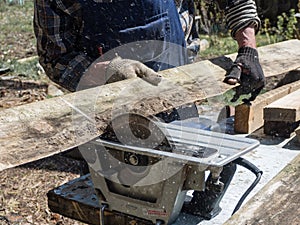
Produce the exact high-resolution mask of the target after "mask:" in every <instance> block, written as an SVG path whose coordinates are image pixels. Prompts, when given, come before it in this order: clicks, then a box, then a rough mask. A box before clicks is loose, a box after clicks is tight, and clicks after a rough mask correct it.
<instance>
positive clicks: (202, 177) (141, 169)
mask: <svg viewBox="0 0 300 225" xmlns="http://www.w3.org/2000/svg"><path fill="white" fill-rule="evenodd" d="M223 135H224V134H220V136H219V134H214V135H213V133H211V132H208V133H207V131H200V135H199V130H198V129H189V128H185V127H181V126H178V125H171V124H165V123H162V122H160V121H158V120H156V119H153V118H148V117H144V116H141V115H139V114H126V115H121V116H118V117H116V118H115V119H114V120H112V123H111V126H110V128H109V129H108V132H106V133H105V134H104V135H103V136H102V137H100V138H97V139H95V140H93V141H91V142H89V143H87V144H85V145H84V146H83V147H82V148H83V149H84V151H81V152H82V154H83V156H86V157H85V158H86V159H87V162H88V164H89V169H90V174H91V178H92V181H93V184H94V188H95V190H96V193H97V196H98V198H99V202H100V205H102V206H105V207H106V210H109V211H112V212H113V211H118V212H121V213H124V214H128V215H130V216H134V217H138V218H142V219H144V220H147V221H151V222H152V223H153V224H171V223H172V222H174V221H175V220H176V219H177V217H178V215H179V213H180V212H181V210H182V207H183V205H184V204H185V201H186V200H187V197H188V195H187V193H188V191H190V190H193V191H199V192H203V193H204V192H205V189H207V188H210V189H211V190H216V192H220V191H222V188H223V184H222V182H220V181H219V179H220V174H221V172H222V168H223V166H224V165H226V164H228V163H230V162H231V161H232V160H234V159H235V158H236V157H238V156H239V155H240V154H244V153H245V152H247V151H249V150H251V149H252V148H254V147H255V146H257V143H254V142H251V143H248V142H247V144H246V145H245V147H244V148H243V150H244V151H243V152H242V153H241V151H240V150H241V149H239V153H237V152H235V151H234V152H232V150H231V152H230V154H229V155H228V154H227V153H223V152H222V151H220V150H224V148H225V147H222V146H221V144H218V143H216V142H217V141H216V140H219V141H220V138H221V137H222V136H223ZM205 138H206V140H204V139H205ZM229 141H230V140H229ZM235 141H237V140H235ZM210 142H211V143H214V144H210ZM225 145H226V143H225ZM91 153H92V154H91ZM226 154H227V155H226ZM208 173H209V174H210V175H209V177H210V179H207V174H208Z"/></svg>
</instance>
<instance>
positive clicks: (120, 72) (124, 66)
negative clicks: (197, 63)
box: [106, 56, 161, 85]
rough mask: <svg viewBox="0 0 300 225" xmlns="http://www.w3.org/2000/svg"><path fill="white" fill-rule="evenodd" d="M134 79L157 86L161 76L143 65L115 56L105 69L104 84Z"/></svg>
mask: <svg viewBox="0 0 300 225" xmlns="http://www.w3.org/2000/svg"><path fill="white" fill-rule="evenodd" d="M134 77H140V78H142V79H143V80H145V81H147V82H148V83H150V84H152V85H158V84H159V83H160V81H161V76H160V75H159V74H158V73H156V72H155V71H154V70H152V69H150V68H149V67H147V66H146V65H144V64H143V63H141V62H139V61H136V60H131V59H122V58H121V57H119V56H117V57H116V58H114V59H113V60H112V61H111V62H110V63H109V65H108V67H107V69H106V83H112V82H116V81H121V80H125V79H130V78H134Z"/></svg>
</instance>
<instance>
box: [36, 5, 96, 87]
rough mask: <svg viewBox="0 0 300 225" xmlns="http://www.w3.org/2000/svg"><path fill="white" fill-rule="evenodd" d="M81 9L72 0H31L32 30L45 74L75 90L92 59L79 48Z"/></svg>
mask: <svg viewBox="0 0 300 225" xmlns="http://www.w3.org/2000/svg"><path fill="white" fill-rule="evenodd" d="M81 26H82V22H81V10H80V4H79V3H77V2H76V0H55V1H54V0H35V14H34V32H35V35H36V39H37V51H38V55H39V62H40V64H41V65H42V66H43V68H44V70H45V72H46V74H47V76H48V77H49V78H50V79H51V80H53V81H54V82H55V83H58V84H60V85H61V86H63V87H64V88H66V89H68V90H70V91H75V90H76V87H77V84H78V82H79V80H80V78H81V76H82V75H83V74H84V72H85V71H86V69H87V68H88V67H89V65H90V64H91V63H92V62H93V60H92V59H91V58H90V57H89V56H87V55H86V54H84V53H83V52H81V51H80V46H78V38H79V37H78V33H77V32H80V31H81Z"/></svg>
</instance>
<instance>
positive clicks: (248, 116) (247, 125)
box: [234, 81, 300, 134]
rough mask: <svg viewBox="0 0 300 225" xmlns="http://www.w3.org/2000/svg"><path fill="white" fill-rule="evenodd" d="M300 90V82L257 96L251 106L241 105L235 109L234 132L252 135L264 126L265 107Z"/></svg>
mask: <svg viewBox="0 0 300 225" xmlns="http://www.w3.org/2000/svg"><path fill="white" fill-rule="evenodd" d="M298 89H300V81H296V82H294V83H291V84H286V85H284V86H281V87H279V88H276V89H274V90H271V91H268V92H266V93H264V94H261V95H259V96H257V98H256V99H255V101H253V102H252V103H251V105H249V104H241V105H238V106H236V107H235V121H234V130H235V132H236V133H244V134H248V133H252V132H253V131H255V130H257V129H258V128H260V127H262V126H263V124H264V117H263V109H264V107H265V106H267V105H269V104H270V103H272V102H274V101H275V100H277V99H280V98H282V97H283V96H286V95H288V94H290V93H292V92H294V91H296V90H298Z"/></svg>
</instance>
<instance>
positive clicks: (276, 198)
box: [224, 155, 300, 225]
mask: <svg viewBox="0 0 300 225" xmlns="http://www.w3.org/2000/svg"><path fill="white" fill-rule="evenodd" d="M299 182H300V155H298V156H296V158H295V159H294V160H293V161H292V162H291V163H289V164H288V165H287V166H286V167H285V168H284V169H283V170H282V171H281V172H280V173H279V174H278V175H276V176H275V177H274V178H273V179H272V180H271V181H270V182H269V183H267V184H266V185H265V186H264V187H263V188H262V189H261V190H260V191H259V192H258V193H257V194H256V195H255V196H254V197H252V198H251V199H250V200H249V201H248V202H246V204H244V206H242V207H241V208H240V209H239V211H237V212H236V213H235V214H234V215H233V216H232V217H231V218H230V219H229V220H228V221H226V222H225V223H224V225H241V224H299V223H300V219H299V202H300V195H299V193H300V185H299Z"/></svg>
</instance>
